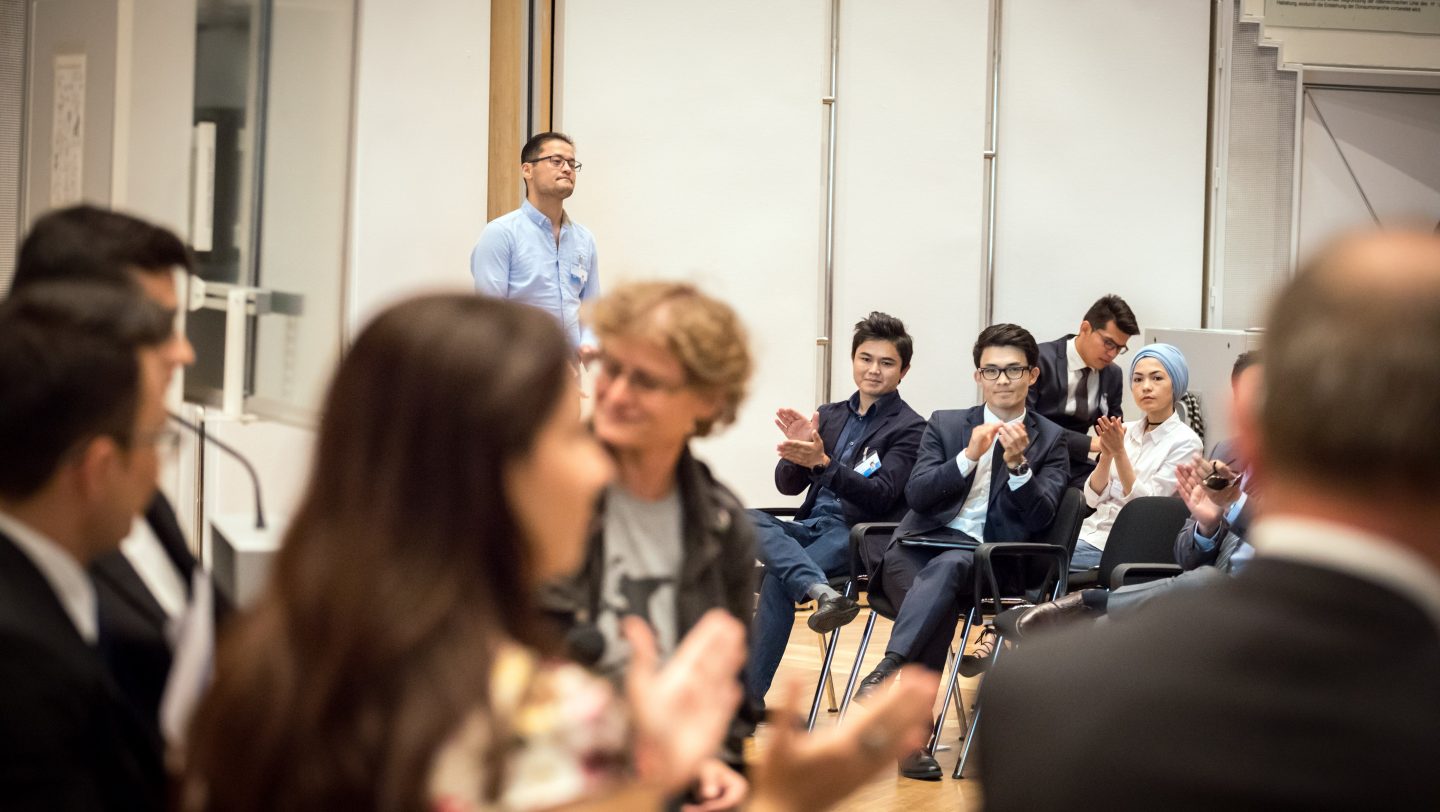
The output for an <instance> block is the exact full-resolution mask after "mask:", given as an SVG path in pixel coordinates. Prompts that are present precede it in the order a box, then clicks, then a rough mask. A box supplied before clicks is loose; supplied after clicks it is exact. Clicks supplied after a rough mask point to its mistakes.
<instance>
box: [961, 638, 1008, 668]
mask: <svg viewBox="0 0 1440 812" xmlns="http://www.w3.org/2000/svg"><path fill="white" fill-rule="evenodd" d="M999 643H1000V633H999V632H997V631H995V627H994V626H986V627H985V630H984V631H982V632H981V633H980V639H979V640H976V641H975V648H973V649H971V650H970V653H969V654H966V655H965V656H963V657H961V658H960V676H962V677H974V676H979V675H980V674H983V673H985V672H986V671H988V670H989V669H990V661H991V659H992V655H993V654H994V653H995V646H997V645H999Z"/></svg>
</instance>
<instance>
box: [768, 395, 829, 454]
mask: <svg viewBox="0 0 1440 812" xmlns="http://www.w3.org/2000/svg"><path fill="white" fill-rule="evenodd" d="M775 426H776V427H777V428H779V429H780V431H782V432H784V433H785V439H784V441H782V442H781V443H780V444H779V445H777V446H775V451H776V453H778V454H779V455H780V458H781V459H783V460H789V461H790V462H793V463H795V464H796V465H799V466H801V467H804V468H814V467H815V466H817V465H829V464H830V457H829V456H828V455H827V454H826V453H825V441H824V440H822V439H820V413H819V412H815V413H812V414H811V415H810V416H809V417H808V418H807V417H805V415H803V414H800V413H799V412H797V411H795V410H794V409H780V410H778V411H776V412H775Z"/></svg>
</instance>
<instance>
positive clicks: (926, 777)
mask: <svg viewBox="0 0 1440 812" xmlns="http://www.w3.org/2000/svg"><path fill="white" fill-rule="evenodd" d="M900 774H901V775H903V776H905V777H906V778H913V779H915V780H916V781H939V780H940V778H941V776H942V774H941V772H940V762H938V761H936V760H935V757H934V756H932V755H930V754H929V753H927V752H925V749H924V748H923V747H922V748H921V749H919V750H916V751H915V752H913V753H911V754H910V755H908V756H906V757H904V758H902V759H900Z"/></svg>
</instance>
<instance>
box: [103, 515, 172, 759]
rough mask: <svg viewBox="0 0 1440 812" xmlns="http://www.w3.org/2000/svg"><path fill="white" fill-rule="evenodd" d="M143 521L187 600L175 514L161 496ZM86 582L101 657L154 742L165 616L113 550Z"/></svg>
mask: <svg viewBox="0 0 1440 812" xmlns="http://www.w3.org/2000/svg"><path fill="white" fill-rule="evenodd" d="M145 521H146V522H147V523H148V524H149V525H150V529H151V530H153V531H154V532H155V536H156V538H158V539H159V540H160V546H161V547H163V548H164V549H165V554H166V556H167V557H168V558H169V559H170V563H171V564H173V565H174V566H175V569H176V571H177V572H178V573H179V574H180V578H181V580H182V581H183V582H184V584H185V588H186V590H187V594H188V590H189V588H190V578H191V576H192V575H193V573H194V572H195V557H194V556H193V555H191V554H190V550H189V548H188V547H187V546H186V545H185V536H184V535H183V534H182V533H181V532H180V526H179V523H178V522H176V520H175V511H174V510H173V509H172V508H171V507H170V503H169V502H168V501H167V500H166V499H165V497H164V496H163V495H161V494H158V493H157V494H156V495H155V499H154V501H153V502H151V503H150V508H149V509H148V510H146V511H145ZM90 576H91V577H92V578H93V579H94V581H95V597H96V600H97V601H98V604H99V609H100V641H101V645H100V651H101V654H102V655H103V656H104V658H105V661H106V663H107V664H108V665H109V667H110V673H111V674H112V675H113V676H114V678H115V682H116V684H117V685H118V686H119V688H120V691H121V693H122V694H123V695H124V696H125V698H126V700H127V701H128V702H129V703H130V705H131V706H132V707H133V708H134V709H135V711H136V713H137V714H138V715H139V717H140V718H141V719H143V720H145V722H146V723H147V724H148V725H150V726H151V727H152V728H153V730H154V733H155V735H156V736H157V738H158V737H159V735H160V727H159V713H160V698H161V696H162V695H163V694H164V692H165V681H166V679H167V678H168V677H169V674H170V661H171V658H172V652H171V651H170V645H169V643H168V642H167V641H166V637H165V627H166V617H165V610H163V609H161V608H160V604H159V603H158V602H157V601H156V600H155V598H154V596H153V595H151V594H150V590H149V589H148V588H147V587H146V586H145V582H144V581H142V580H140V575H139V574H138V573H136V572H135V568H134V567H132V566H131V565H130V560H129V559H127V558H126V557H125V555H124V553H121V552H120V551H119V550H115V551H113V552H111V553H107V554H106V555H102V556H100V557H99V558H96V559H95V561H94V562H92V563H91V565H90Z"/></svg>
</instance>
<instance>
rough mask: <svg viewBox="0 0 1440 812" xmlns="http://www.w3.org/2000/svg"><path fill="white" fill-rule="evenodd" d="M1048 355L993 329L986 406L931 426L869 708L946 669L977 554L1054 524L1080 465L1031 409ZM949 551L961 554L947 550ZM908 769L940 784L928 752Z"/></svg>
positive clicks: (893, 575)
mask: <svg viewBox="0 0 1440 812" xmlns="http://www.w3.org/2000/svg"><path fill="white" fill-rule="evenodd" d="M1037 352H1038V350H1037V348H1036V344H1035V339H1034V337H1032V336H1031V335H1030V333H1029V331H1027V330H1026V329H1025V328H1023V327H1020V326H1018V325H1014V324H996V325H993V326H990V327H987V328H985V330H984V331H983V332H981V333H980V337H979V339H977V340H976V342H975V348H974V353H973V355H974V360H975V367H976V369H975V380H976V381H977V382H979V384H980V388H981V391H982V393H983V395H984V403H982V404H980V405H979V406H974V407H971V408H969V409H952V410H943V411H938V412H936V413H934V414H933V415H931V416H930V423H929V425H928V426H927V427H926V429H925V434H924V435H923V436H922V437H921V440H920V455H919V457H918V458H917V459H916V462H915V468H914V470H913V471H911V473H910V481H909V483H908V484H906V486H905V499H906V501H907V502H908V503H909V505H910V511H909V513H907V514H905V518H904V520H903V521H901V523H900V526H899V527H898V528H897V529H896V531H895V535H894V537H893V538H892V539H891V541H890V546H889V548H888V549H887V550H886V552H885V555H884V558H883V560H882V561H881V563H880V566H879V568H878V569H877V570H876V572H874V573H873V574H872V577H871V587H870V588H871V590H872V591H876V592H880V593H882V594H884V596H885V597H887V598H889V599H890V601H891V602H892V603H893V604H895V605H896V606H897V607H899V615H898V616H897V618H896V620H895V628H894V631H893V632H891V635H890V643H889V645H888V646H887V647H886V651H885V658H884V659H883V660H881V662H880V664H879V665H877V666H876V668H875V670H874V671H872V672H870V674H869V675H868V676H866V677H865V678H864V680H862V681H861V684H860V688H859V690H858V691H857V692H856V696H857V698H861V699H863V698H864V696H865V695H866V694H869V693H870V692H873V691H875V690H877V689H878V688H879V686H880V685H881V684H883V683H884V682H885V681H886V680H887V679H889V678H890V677H891V676H893V675H894V674H895V673H896V672H897V671H898V670H899V669H900V666H901V665H903V664H905V663H907V662H918V663H920V664H922V665H924V666H926V667H928V668H930V669H932V670H934V671H937V672H938V671H940V670H941V669H943V668H944V666H945V658H946V654H947V652H948V650H949V646H950V641H951V639H953V638H954V636H955V626H956V623H957V620H958V618H959V617H960V614H961V612H963V611H965V610H966V609H967V608H968V607H969V606H970V603H971V601H973V600H974V598H975V596H974V595H973V594H972V587H973V577H972V574H971V573H972V572H973V568H974V564H975V554H974V552H973V549H974V545H973V543H974V542H980V541H1025V540H1028V539H1031V538H1034V537H1035V536H1036V535H1038V534H1040V533H1042V532H1044V530H1045V529H1046V528H1048V527H1049V526H1050V523H1051V522H1052V521H1054V519H1055V510H1056V508H1057V507H1058V506H1059V504H1060V497H1061V494H1062V493H1063V492H1064V490H1065V482H1066V480H1067V479H1068V477H1069V467H1068V460H1069V455H1068V453H1067V451H1066V448H1065V434H1064V432H1063V431H1061V429H1060V427H1059V426H1057V425H1055V424H1054V423H1052V422H1050V421H1049V420H1047V419H1045V418H1044V417H1041V416H1040V415H1038V414H1035V413H1034V412H1032V411H1029V410H1028V409H1026V408H1025V396H1026V393H1027V391H1028V390H1029V389H1030V387H1031V386H1033V385H1034V383H1035V380H1036V378H1037V377H1039V375H1040V371H1039V370H1038V369H1037V368H1036V366H1035V363H1036V355H1037ZM920 542H923V543H920ZM948 542H957V544H956V546H953V547H946V546H940V545H944V544H946V543H948ZM901 769H902V772H903V774H905V775H906V776H907V777H912V778H920V779H925V780H938V779H939V777H940V768H939V766H938V765H937V764H936V763H935V759H934V757H933V756H932V755H930V754H929V753H928V752H926V751H923V750H922V751H920V752H919V753H916V754H913V755H912V756H911V757H910V758H908V759H906V761H905V763H903V764H902V767H901Z"/></svg>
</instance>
